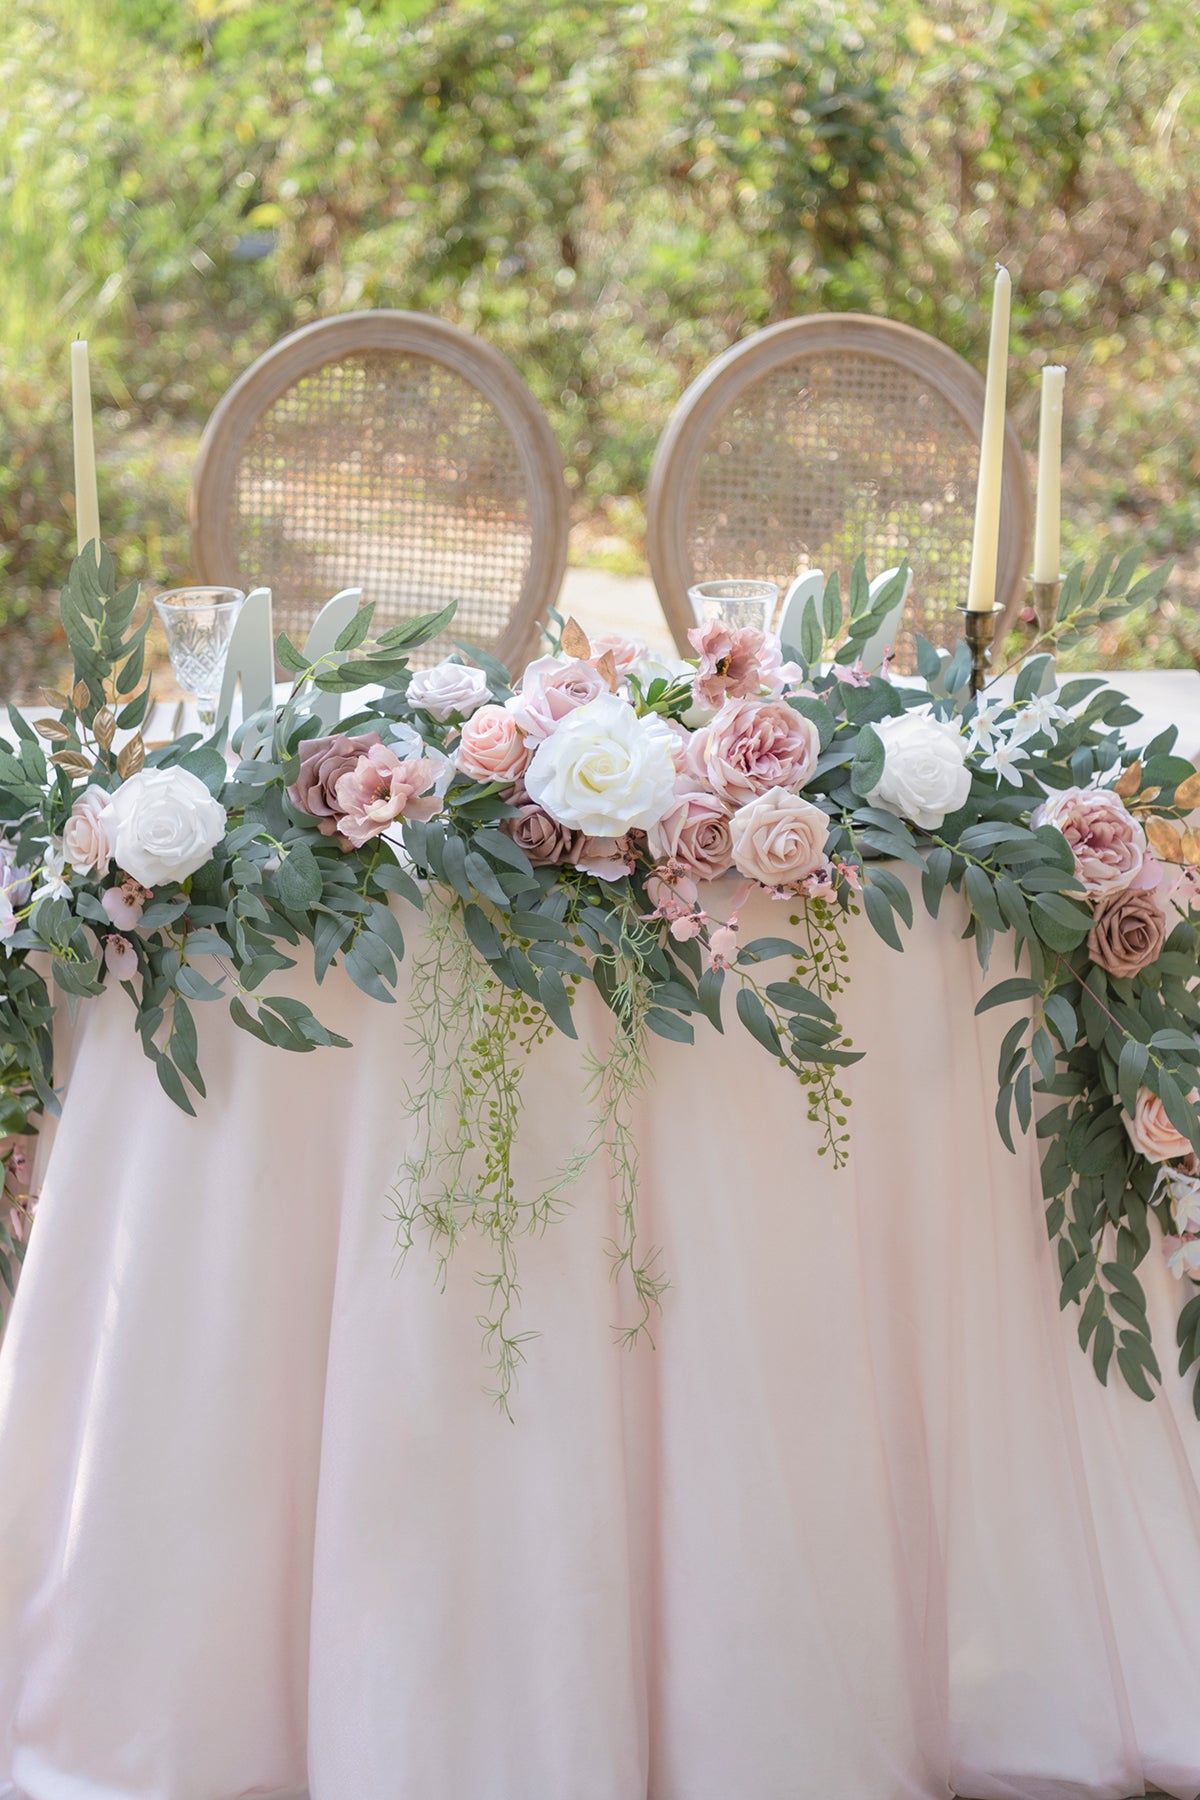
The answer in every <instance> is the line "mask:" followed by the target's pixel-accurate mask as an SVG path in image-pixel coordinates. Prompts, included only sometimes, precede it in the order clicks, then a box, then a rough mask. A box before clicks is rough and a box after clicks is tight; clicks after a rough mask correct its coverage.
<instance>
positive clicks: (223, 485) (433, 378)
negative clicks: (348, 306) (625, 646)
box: [191, 311, 568, 667]
mask: <svg viewBox="0 0 1200 1800" xmlns="http://www.w3.org/2000/svg"><path fill="white" fill-rule="evenodd" d="M191 525H192V549H193V557H194V561H195V564H196V571H197V574H198V576H199V578H200V580H202V581H205V582H220V583H232V584H233V585H236V586H239V587H243V588H249V587H251V586H253V585H254V584H255V583H256V582H258V581H262V582H265V583H267V584H268V585H269V586H270V587H271V589H272V592H273V595H274V608H275V620H276V625H277V626H279V627H282V628H283V629H284V630H285V631H287V632H288V634H289V636H291V637H293V639H296V640H298V641H303V638H304V636H305V633H306V631H307V627H308V626H309V625H310V624H311V622H312V620H313V618H314V617H315V615H316V613H317V612H318V611H319V610H320V608H321V606H322V605H323V604H324V602H325V601H326V600H328V598H329V596H330V594H331V593H333V592H334V590H335V589H337V588H343V587H347V586H351V585H353V586H355V587H361V589H362V590H363V596H364V599H366V600H370V601H374V603H375V619H374V626H375V627H376V628H377V629H378V628H382V627H384V626H387V625H393V624H397V623H399V622H400V621H401V620H402V619H407V618H412V617H413V616H414V615H415V614H418V613H427V612H434V611H437V610H438V609H440V608H441V607H443V606H445V605H446V604H447V603H448V602H449V601H450V600H457V602H458V613H457V615H456V617H455V619H454V621H453V624H452V625H451V628H450V631H449V633H448V634H447V637H446V638H444V639H442V640H436V641H435V642H434V643H432V644H429V645H426V646H425V648H424V650H423V651H422V652H420V653H418V657H417V660H423V661H427V662H428V661H436V660H437V659H438V657H439V656H441V655H443V654H445V651H446V649H447V647H448V643H449V640H451V639H455V638H458V639H462V640H464V641H467V642H469V643H471V644H474V645H477V646H479V647H480V648H482V649H484V650H486V651H488V652H490V653H491V654H492V655H494V656H497V657H499V658H500V660H501V661H502V662H505V663H507V664H509V665H510V666H511V667H519V666H520V665H521V663H522V661H523V660H524V659H525V658H526V657H527V656H528V655H529V654H530V653H532V650H533V648H534V644H535V640H536V635H537V626H538V622H539V621H540V620H541V619H542V618H543V617H544V616H545V614H546V611H547V608H548V607H550V606H551V605H552V604H553V603H554V600H555V599H556V598H557V595H558V590H559V588H560V586H561V584H562V576H563V570H564V569H565V567H566V560H567V528H568V501H567V490H566V484H565V482H564V480H563V470H562V459H561V457H560V455H559V451H558V445H557V443H556V442H555V439H554V434H553V432H552V431H551V429H550V425H549V423H548V421H547V419H546V417H545V414H544V413H543V412H542V410H541V408H540V407H539V405H538V403H537V401H536V400H535V399H534V397H533V395H532V394H531V393H530V391H529V389H528V387H527V386H526V385H525V383H524V381H523V380H522V379H521V377H520V376H519V375H518V374H517V372H516V370H515V369H514V368H513V367H512V366H511V364H510V363H508V362H507V361H506V360H505V358H504V357H502V356H501V355H500V354H499V352H498V351H496V350H493V349H492V348H491V347H490V346H489V345H487V344H485V343H483V342H482V341H481V340H480V339H478V338H475V337H471V336H470V335H469V334H468V333H466V332H464V331H459V330H457V329H456V328H455V327H454V326H452V325H446V324H444V323H442V321H440V320H438V319H432V318H428V317H426V316H424V315H423V314H420V313H405V312H386V311H380V312H359V313H343V314H340V315H339V316H337V317H335V318H331V319H321V320H318V321H317V322H316V323H315V324H312V325H305V326H303V327H302V328H301V329H300V330H299V331H294V332H292V333H291V334H290V336H288V337H286V338H284V339H282V341H281V342H280V343H278V344H276V345H275V346H274V348H273V349H271V350H268V351H267V353H266V355H265V356H261V357H260V358H259V359H258V361H257V362H256V363H254V364H253V365H252V366H251V367H250V368H249V369H247V371H246V372H245V374H244V375H243V376H242V377H241V378H240V380H238V381H236V382H235V383H234V385H233V386H232V387H231V388H230V390H229V392H228V393H227V394H226V395H225V397H224V399H223V400H222V401H221V402H220V404H219V405H218V406H217V408H216V410H215V412H214V413H213V415H212V418H211V419H210V420H209V422H208V426H207V428H206V430H205V433H204V437H203V439H202V441H201V445H200V455H199V461H198V463H197V466H196V474H195V479H194V481H193V485H192V498H191Z"/></svg>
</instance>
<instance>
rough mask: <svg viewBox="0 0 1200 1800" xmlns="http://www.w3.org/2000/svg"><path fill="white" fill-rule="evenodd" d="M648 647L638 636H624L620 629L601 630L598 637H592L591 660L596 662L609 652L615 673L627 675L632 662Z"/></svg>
mask: <svg viewBox="0 0 1200 1800" xmlns="http://www.w3.org/2000/svg"><path fill="white" fill-rule="evenodd" d="M649 648H650V647H649V645H648V644H643V643H642V641H641V639H640V638H631V637H626V636H625V634H624V633H623V632H620V631H602V632H601V633H600V636H599V637H594V638H593V639H592V661H593V662H594V663H598V662H599V661H600V658H601V657H602V656H604V655H606V654H609V653H611V655H612V659H613V663H614V665H615V667H616V671H617V674H618V675H628V673H629V671H630V669H632V667H633V665H634V663H636V662H638V661H640V659H641V658H642V657H643V656H645V655H647V653H648V651H649Z"/></svg>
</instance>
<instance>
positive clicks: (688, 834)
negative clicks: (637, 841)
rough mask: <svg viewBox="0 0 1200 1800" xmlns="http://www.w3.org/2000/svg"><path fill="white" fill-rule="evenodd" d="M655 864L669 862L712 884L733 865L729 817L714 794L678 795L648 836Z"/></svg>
mask: <svg viewBox="0 0 1200 1800" xmlns="http://www.w3.org/2000/svg"><path fill="white" fill-rule="evenodd" d="M648 842H649V848H650V854H651V856H652V857H654V859H655V861H656V862H671V863H676V864H678V865H679V866H680V867H681V868H682V869H685V870H686V871H687V873H688V874H689V875H692V876H694V877H695V879H696V880H697V881H715V880H716V879H717V877H718V876H720V875H724V874H725V872H726V871H727V870H728V869H729V867H730V866H731V864H732V862H733V840H732V838H731V837H730V835H729V814H728V812H727V810H726V808H725V807H724V806H723V805H722V804H721V802H720V801H719V800H718V799H717V796H716V795H715V794H706V793H696V794H680V795H679V796H678V798H677V799H676V802H675V805H674V806H673V807H672V808H671V810H670V812H669V813H667V814H666V815H665V816H664V817H663V818H662V819H660V820H659V822H658V824H657V825H655V826H653V827H652V828H651V830H650V832H649V833H648Z"/></svg>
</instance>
